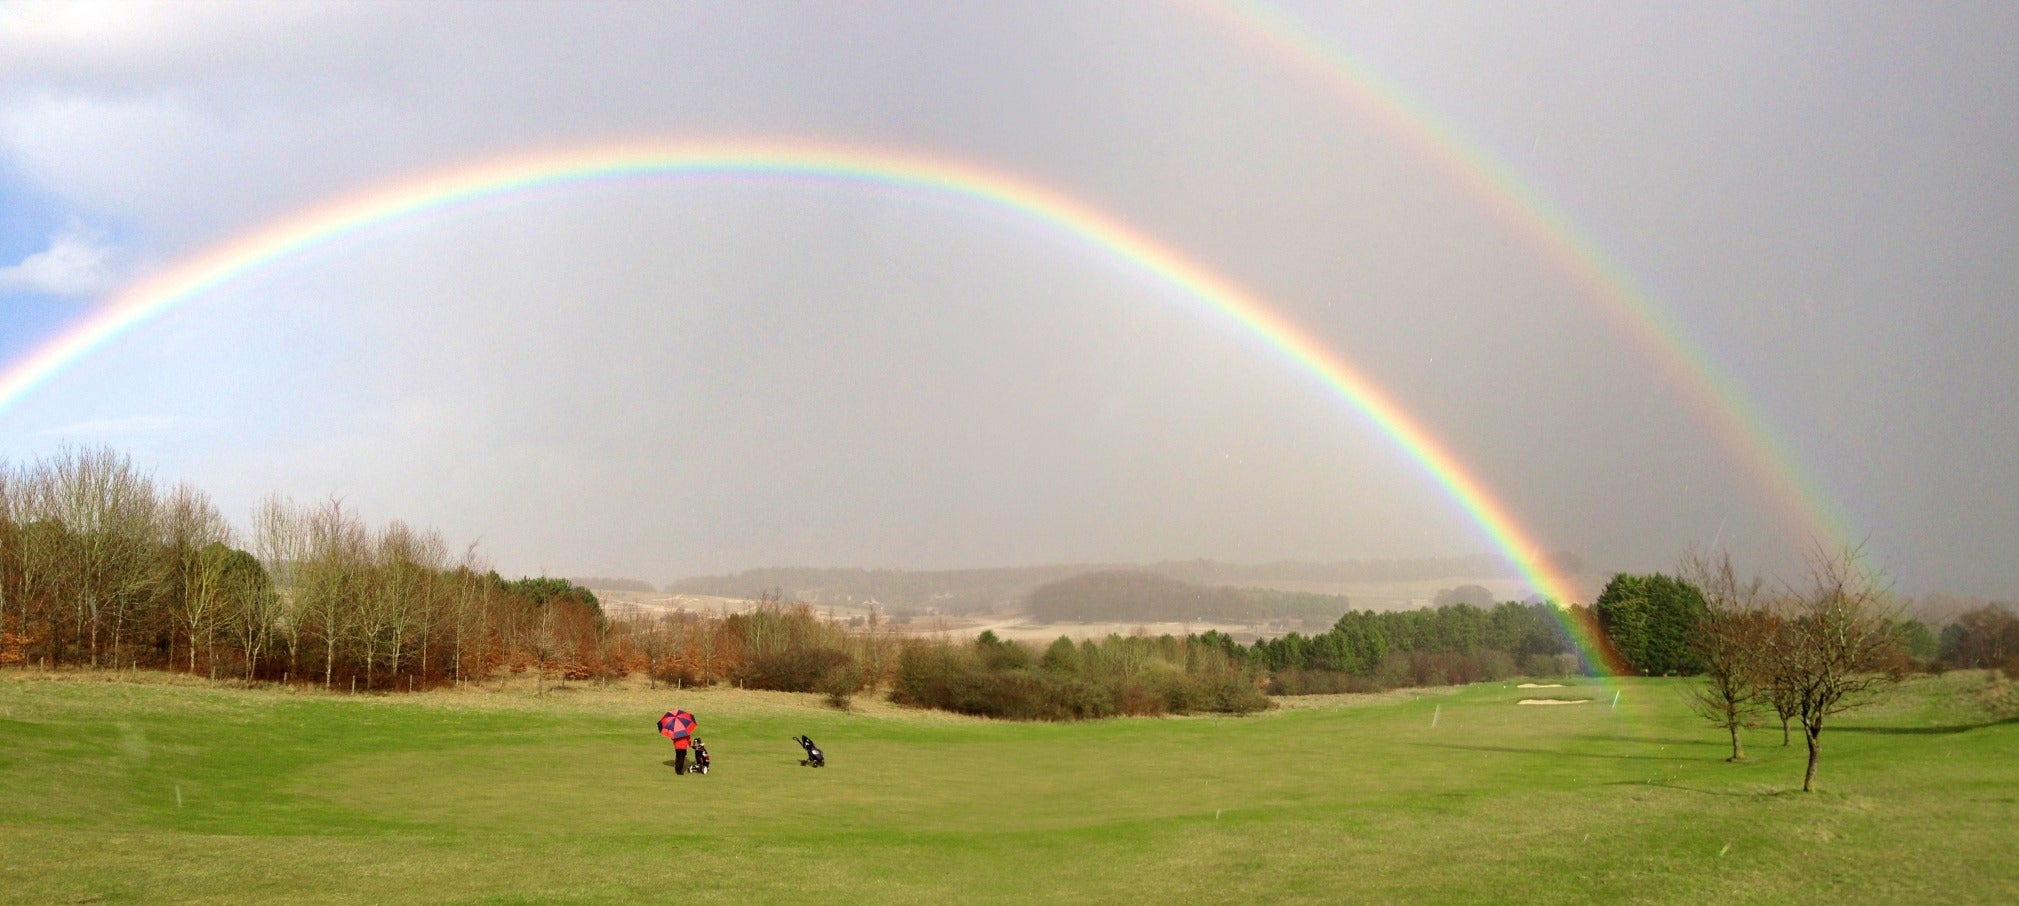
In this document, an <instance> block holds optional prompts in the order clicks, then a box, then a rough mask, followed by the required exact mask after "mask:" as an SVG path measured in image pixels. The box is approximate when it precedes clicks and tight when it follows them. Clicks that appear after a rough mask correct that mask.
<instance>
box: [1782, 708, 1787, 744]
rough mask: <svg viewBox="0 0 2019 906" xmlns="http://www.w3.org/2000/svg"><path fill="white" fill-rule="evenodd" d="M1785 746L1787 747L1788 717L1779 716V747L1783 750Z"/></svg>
mask: <svg viewBox="0 0 2019 906" xmlns="http://www.w3.org/2000/svg"><path fill="white" fill-rule="evenodd" d="M1787 745H1788V716H1787V715H1786V714H1783V715H1781V746H1782V747H1783V748H1785V747H1786V746H1787Z"/></svg>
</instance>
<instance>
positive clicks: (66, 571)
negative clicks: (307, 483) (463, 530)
mask: <svg viewBox="0 0 2019 906" xmlns="http://www.w3.org/2000/svg"><path fill="white" fill-rule="evenodd" d="M609 630H610V626H609V623H608V621H607V620H606V619H605V618H604V615H603V613H602V611H601V608H600V606H599V603H598V602H597V600H596V598H595V596H594V595H593V594H592V593H590V592H589V591H588V590H586V589H582V588H579V587H577V586H574V585H573V584H572V583H569V582H567V581H566V580H560V579H525V580H518V581H507V580H505V579H503V578H501V577H499V576H498V575H497V573H496V572H494V571H491V570H490V569H488V568H487V567H486V566H484V565H483V564H482V562H481V561H480V560H479V559H478V558H477V556H476V554H475V551H474V549H469V550H465V551H464V552H463V553H462V554H461V555H460V556H455V557H452V556H451V555H450V553H449V550H448V546H447V545H446V544H445V543H444V541H443V540H442V538H441V536H440V534H439V533H437V532H434V531H433V530H422V529H416V528H413V527H411V526H409V525H407V524H406V523H403V522H399V521H394V522H390V523H388V524H386V525H383V526H378V527H372V526H368V525H366V524H365V522H364V521H363V520H362V519H361V518H360V517H359V516H358V514H357V513H356V512H355V511H353V510H351V509H350V508H348V507H346V506H345V505H344V504H343V502H342V501H340V500H337V499H329V500H324V501H319V502H314V503H307V504H298V503H295V502H294V501H292V500H290V499H288V498H287V497H284V496H280V495H275V496H271V497H268V498H267V499H265V500H263V501H261V502H260V503H259V504H258V506H257V507H256V508H255V509H254V512H253V513H252V518H251V526H250V529H249V530H248V531H245V532H243V533H241V532H240V531H239V530H237V529H236V528H234V526H233V525H232V524H231V522H230V521H229V520H227V519H226V518H225V517H224V516H223V514H222V513H221V512H220V511H219V510H218V508H217V506H216V505H215V504H214V503H212V501H211V500H210V498H209V497H208V496H207V495H206V494H204V492H203V491H201V490H199V489H197V488H195V487H193V486H191V485H188V484H177V485H173V486H168V487H164V486H162V485H161V484H160V483H159V482H157V481H155V480H154V479H153V478H152V477H151V476H149V475H147V474H145V473H143V472H141V471H140V470H138V469H136V468H135V467H134V466H133V463H132V461H131V460H130V459H129V458H128V457H127V456H125V455H124V454H121V453H117V452H114V451H112V450H110V449H105V448H86V449H77V448H65V449H63V450H61V451H59V452H58V453H56V454H55V455H53V456H51V457H48V458H46V459H41V460H38V461H36V462H33V463H29V464H25V465H21V466H5V465H0V665H5V664H15V665H24V666H25V665H33V666H38V667H42V668H47V669H57V668H62V667H65V666H73V665H84V666H93V667H111V668H134V667H145V668H159V669H175V670H183V671H187V672H191V673H202V674H207V675H209V676H212V677H218V676H235V677H240V678H243V679H246V680H254V679H259V680H279V681H287V682H316V683H318V684H320V685H323V686H327V687H336V686H339V685H341V686H344V687H346V688H364V689H390V688H414V687H418V686H424V685H431V684H437V683H443V682H461V681H467V680H471V679H481V678H484V677H487V676H490V675H491V674H493V673H495V672H497V671H499V670H508V671H521V672H522V671H525V670H527V669H529V668H537V669H538V671H539V675H540V676H541V677H544V676H546V674H547V673H548V671H549V670H555V671H559V672H560V673H562V674H563V676H564V677H565V676H567V675H569V674H573V675H583V676H586V675H590V674H593V673H596V672H599V671H601V670H604V669H605V668H606V664H605V661H607V659H608V655H609V653H610V650H609V646H608V644H607V643H608V641H609Z"/></svg>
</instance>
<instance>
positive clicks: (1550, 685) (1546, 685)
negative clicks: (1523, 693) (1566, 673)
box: [1514, 683, 1563, 689]
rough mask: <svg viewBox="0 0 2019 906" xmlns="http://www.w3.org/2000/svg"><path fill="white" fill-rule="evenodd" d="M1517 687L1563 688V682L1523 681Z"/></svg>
mask: <svg viewBox="0 0 2019 906" xmlns="http://www.w3.org/2000/svg"><path fill="white" fill-rule="evenodd" d="M1514 688H1516V689H1561V688H1563V684H1562V683H1522V684H1521V685H1519V686H1516V687H1514Z"/></svg>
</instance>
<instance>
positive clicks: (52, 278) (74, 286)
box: [0, 227, 112, 296]
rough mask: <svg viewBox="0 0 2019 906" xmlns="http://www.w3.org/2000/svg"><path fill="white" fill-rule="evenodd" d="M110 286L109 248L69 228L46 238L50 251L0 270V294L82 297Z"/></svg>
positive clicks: (93, 235) (90, 234) (95, 236)
mask: <svg viewBox="0 0 2019 906" xmlns="http://www.w3.org/2000/svg"><path fill="white" fill-rule="evenodd" d="M111 284H112V246H111V245H109V244H107V243H105V242H104V241H103V239H102V237H101V236H99V235H98V234H96V233H93V232H91V231H89V230H84V229H80V228H77V227H72V228H70V229H67V230H64V231H63V232H61V233H58V234H56V235H54V236H51V237H50V238H49V247H48V248H46V249H43V250H42V251H39V252H36V253H35V254H32V255H29V256H28V257H26V258H23V259H21V263H19V264H15V265H12V266H9V267H0V294H5V293H46V294H49V295H56V296H81V295H84V294H86V293H93V292H97V291H99V290H101V289H104V288H105V287H107V286H110V285H111Z"/></svg>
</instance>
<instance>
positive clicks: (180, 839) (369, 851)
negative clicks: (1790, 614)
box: [0, 673, 2019, 904]
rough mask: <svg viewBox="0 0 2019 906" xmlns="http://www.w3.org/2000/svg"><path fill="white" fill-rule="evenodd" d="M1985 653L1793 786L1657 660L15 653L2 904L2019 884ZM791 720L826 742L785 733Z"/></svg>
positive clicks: (1432, 895) (1793, 779) (2, 734)
mask: <svg viewBox="0 0 2019 906" xmlns="http://www.w3.org/2000/svg"><path fill="white" fill-rule="evenodd" d="M1573 682H1575V681H1573ZM1983 684H1984V679H1983V677H1982V675H1981V674H1975V673H1973V674H1970V675H1968V676H1963V675H1956V674H1952V675H1950V676H1948V677H1945V678H1938V679H1920V680H1915V681H1913V682H1911V683H1909V684H1907V685H1906V686H1904V687H1902V688H1899V689H1897V690H1894V691H1893V693H1892V694H1891V695H1890V696H1889V698H1888V699H1886V700H1885V701H1883V702H1882V703H1880V704H1879V705H1877V706H1874V707H1871V708H1868V709H1866V710H1865V711H1863V712H1858V713H1854V714H1851V715H1848V716H1846V717H1844V718H1842V719H1841V720H1840V721H1839V722H1838V723H1837V725H1836V729H1835V730H1833V731H1831V732H1830V733H1828V734H1826V736H1825V744H1826V748H1825V754H1824V760H1823V765H1822V773H1821V781H1822V786H1823V791H1822V792H1820V793H1816V794H1810V795H1804V794H1801V793H1799V792H1794V790H1795V789H1796V788H1797V787H1798V786H1799V785H1800V781H1801V768H1802V749H1801V744H1800V742H1799V740H1798V741H1797V742H1796V744H1795V745H1794V746H1793V747H1791V748H1786V749H1783V748H1781V747H1780V746H1779V741H1780V734H1779V730H1778V728H1775V729H1774V730H1773V731H1772V732H1768V731H1766V730H1764V729H1763V730H1760V731H1757V732H1754V733H1751V734H1749V735H1748V739H1747V744H1748V753H1749V754H1750V755H1752V756H1753V757H1754V760H1753V761H1752V762H1749V763H1745V764H1738V765H1733V764H1726V763H1724V762H1723V761H1722V760H1721V759H1722V758H1723V756H1724V755H1726V754H1728V752H1727V751H1726V749H1725V748H1724V741H1723V738H1722V736H1721V734H1720V733H1719V731H1717V730H1715V729H1713V728H1710V727H1708V726H1705V725H1703V724H1701V723H1700V722H1699V721H1697V720H1696V719H1695V718H1693V717H1691V716H1690V715H1689V714H1688V713H1687V711H1686V710H1685V709H1684V708H1683V706H1682V703H1681V699H1680V696H1679V692H1680V688H1681V687H1680V686H1679V685H1678V684H1677V683H1676V682H1674V681H1663V680H1651V681H1626V682H1625V683H1624V684H1622V685H1621V686H1620V687H1619V688H1620V689H1621V696H1620V700H1619V703H1618V706H1617V707H1614V706H1613V705H1612V698H1611V692H1610V691H1608V687H1602V686H1598V685H1596V684H1594V685H1590V686H1573V687H1571V688H1565V689H1518V688H1516V687H1515V686H1513V685H1512V684H1487V685H1479V686H1472V687H1466V688H1463V689H1457V690H1436V691H1431V692H1425V693H1422V694H1401V693H1396V694H1390V695H1384V696H1341V697H1328V698H1324V699H1305V700H1291V701H1288V704H1290V705H1292V707H1285V708H1281V709H1278V710H1275V711H1271V712H1268V713H1265V714H1261V715H1257V716H1253V717H1245V718H1185V719H1162V720H1158V719H1134V720H1113V721H1105V722H1097V723H1087V724H1013V723H999V722H990V721H982V720H972V719H965V718H953V717H948V716H944V715H939V714H928V713H919V712H907V711H899V710H895V709H893V708H891V707H890V706H888V705H880V704H873V705H871V706H870V707H869V709H868V710H867V711H866V712H858V713H853V714H842V713H838V712H835V711H832V710H828V709H824V708H822V707H820V706H819V703H818V699H817V698H816V697H814V696H792V695H784V694H770V693H751V692H742V691H737V690H709V691H702V692H692V691H689V692H684V693H676V692H673V691H671V690H659V691H656V692H654V691H648V690H646V689H644V688H643V687H642V686H630V687H623V688H611V689H596V688H593V687H578V688H572V689H567V690H561V691H556V692H554V693H552V694H550V695H549V696H547V697H546V698H544V699H535V698H534V697H532V695H531V691H530V690H529V689H528V690H525V691H523V692H522V691H519V690H513V691H510V692H461V693H454V692H440V693H423V694H420V695H415V696H410V697H407V696H393V697H356V698H352V697H348V696H331V695H323V694H319V693H306V692H286V691H276V690H270V689H268V690H239V689H231V688H224V687H209V686H206V685H202V684H198V683H194V682H184V681H174V680H169V679H165V678H147V677H143V678H141V680H140V681H137V682H115V681H105V680H102V679H98V678H92V677H71V678H62V679H39V678H35V677H33V676H32V675H27V676H24V675H21V674H6V675H0V899H4V900H5V901H7V902H24V903H62V902H272V901H297V902H368V903H374V904H384V903H395V902H492V903H520V902H524V903H534V902H538V903H550V902H625V901H675V900H681V901H686V900H696V901H707V902H747V901H752V900H757V901H767V900H769V901H776V900H787V899H795V900H804V899H805V898H811V900H812V901H815V902H838V901H845V900H860V899H873V900H880V901H901V902H948V901H970V902H971V901H977V900H993V901H1004V900H1025V899H1049V900H1075V901H1086V900H1093V901H1110V902H1122V901H1131V902H1147V901H1170V900H1180V899H1187V898H1194V897H1201V898H1209V899H1211V900H1214V901H1228V902H1260V901H1286V900H1287V901H1312V902H1339V901H1369V902H1397V901H1416V902H1453V901H1469V902H1523V903H1528V902H1535V903H1542V902H1588V901H1600V900H1603V901H1608V902H1676V903H1703V902H1768V901H1790V900H1792V901H1805V902H1874V903H1898V902H1914V901H1936V900H1940V901H1948V902H1984V903H1993V902H2013V901H2019V722H2013V721H2011V720H2004V721H2000V720H1997V719H1996V714H1997V712H1995V711H1994V710H1991V709H1988V708H1987V707H1985V706H1984V705H1983V704H1982V702H1981V700H1980V699H1981V698H1982V696H1981V695H1980V687H1982V686H1983ZM1525 697H1552V698H1579V697H1589V698H1593V699H1595V700H1594V701H1592V702H1590V703H1586V704H1577V705H1562V706H1555V707H1541V706H1520V705H1516V704H1515V702H1516V701H1518V700H1519V699H1521V698H1525ZM676 705H677V706H681V707H686V708H688V709H690V710H693V711H694V712H695V713H696V714H697V715H698V716H699V718H700V720H701V728H700V729H701V735H702V736H703V738H704V739H706V740H707V741H708V743H709V748H710V749H711V751H712V752H713V753H714V755H715V759H716V767H717V769H716V771H715V772H714V773H713V774H711V775H710V776H707V777H694V776H688V777H680V776H675V775H674V773H673V770H672V768H671V767H669V766H668V762H669V759H670V758H671V757H672V751H671V746H670V745H669V744H668V743H667V742H666V741H665V740H663V739H661V738H660V737H658V736H657V735H655V733H654V732H653V721H654V720H655V719H656V718H657V717H658V716H659V714H660V712H661V711H662V710H664V709H665V708H667V707H672V706H676ZM1433 719H1434V723H1435V725H1434V726H1433ZM798 733H806V734H809V735H811V736H812V737H813V738H814V739H815V740H817V741H818V742H819V743H820V744H821V746H822V748H824V749H825V750H826V751H827V754H828V757H829V766H828V767H827V768H824V769H821V770H812V769H808V768H803V767H800V766H799V764H798V761H797V758H798V757H799V750H798V747H797V746H795V745H794V744H793V743H792V742H791V740H790V739H789V737H791V736H793V735H795V734H798Z"/></svg>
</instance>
